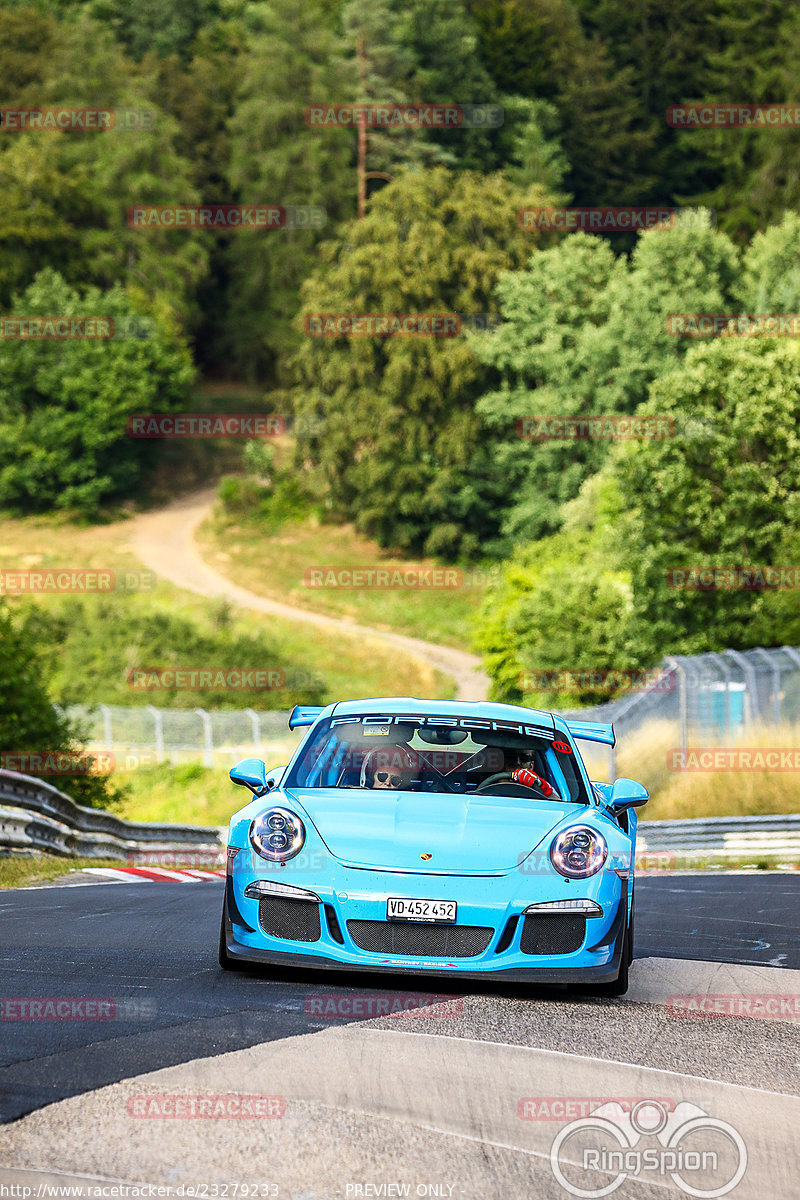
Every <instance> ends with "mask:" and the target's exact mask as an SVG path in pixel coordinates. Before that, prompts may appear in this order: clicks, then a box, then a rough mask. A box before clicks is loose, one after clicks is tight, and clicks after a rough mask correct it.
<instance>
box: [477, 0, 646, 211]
mask: <svg viewBox="0 0 800 1200" xmlns="http://www.w3.org/2000/svg"><path fill="white" fill-rule="evenodd" d="M469 10H470V13H471V15H472V18H473V20H474V21H475V24H476V26H477V28H478V31H479V53H480V55H481V57H482V59H483V62H484V64H485V65H486V67H487V69H488V70H489V72H490V73H491V75H492V77H493V78H494V81H495V83H496V85H497V87H498V89H499V90H500V92H501V93H504V94H507V95H518V96H521V97H522V98H524V99H527V100H547V101H549V102H550V103H552V104H554V105H555V107H556V109H557V111H558V114H559V125H558V129H557V130H556V131H554V132H555V135H556V137H557V140H558V141H559V142H560V143H561V145H563V146H564V147H565V149H566V151H567V156H568V158H569V163H570V170H569V173H568V174H567V176H566V179H565V188H566V190H567V191H568V192H570V193H571V194H572V195H573V196H574V197H575V202H576V203H578V204H590V205H591V204H626V203H627V204H631V203H634V204H635V203H641V202H642V200H643V198H644V197H645V196H646V195H649V193H650V191H651V190H652V188H653V186H654V183H655V178H654V172H653V167H652V164H651V163H650V161H649V158H650V154H651V152H652V146H653V143H654V138H655V125H654V121H653V119H652V117H651V116H650V115H649V114H648V113H646V112H644V111H643V109H642V105H641V101H640V99H639V97H638V96H637V95H636V90H635V74H634V72H633V70H632V68H631V67H628V66H624V67H617V66H616V65H615V63H614V62H613V61H612V57H611V54H610V48H609V47H608V46H607V45H606V43H605V42H604V40H603V38H602V37H601V36H600V35H598V34H593V33H591V32H590V31H587V30H585V29H584V28H583V26H582V24H581V20H580V16H579V13H578V10H577V8H576V5H575V4H574V3H573V0H471V3H470V5H469ZM600 148H602V149H601V150H600ZM598 151H600V152H598ZM660 199H662V200H663V197H660Z"/></svg>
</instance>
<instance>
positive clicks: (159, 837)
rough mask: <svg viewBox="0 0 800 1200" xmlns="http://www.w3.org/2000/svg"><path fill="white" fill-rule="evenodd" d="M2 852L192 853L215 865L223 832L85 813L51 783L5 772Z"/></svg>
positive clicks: (1, 776)
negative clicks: (220, 834) (3, 850)
mask: <svg viewBox="0 0 800 1200" xmlns="http://www.w3.org/2000/svg"><path fill="white" fill-rule="evenodd" d="M0 805H2V807H0V847H6V848H9V849H16V850H47V851H50V852H51V853H53V854H60V855H64V856H67V857H73V858H74V857H85V858H120V857H122V858H126V857H128V856H129V855H130V854H131V853H133V852H135V851H141V850H147V851H148V852H152V853H154V854H157V853H164V854H167V853H175V852H177V851H181V852H183V853H185V852H186V851H188V850H190V849H191V851H192V852H193V854H197V855H198V856H199V857H202V858H205V857H206V856H207V857H208V859H209V862H213V861H214V860H215V859H216V858H218V857H219V856H220V853H221V845H220V840H219V830H218V829H216V828H209V827H206V826H202V825H161V824H156V823H150V822H147V823H144V822H135V821H125V820H123V819H122V818H121V817H115V816H114V815H113V813H109V812H106V811H105V810H103V809H94V808H82V807H81V806H80V805H79V804H76V803H75V802H74V800H71V799H70V798H69V796H65V795H64V793H63V792H59V790H58V789H57V788H54V787H53V786H52V785H51V784H49V783H44V782H43V781H42V780H41V779H34V778H32V777H31V776H30V775H20V774H18V773H17V772H16V771H0Z"/></svg>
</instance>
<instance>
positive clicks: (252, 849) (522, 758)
mask: <svg viewBox="0 0 800 1200" xmlns="http://www.w3.org/2000/svg"><path fill="white" fill-rule="evenodd" d="M289 726H290V728H292V729H295V728H297V727H298V726H308V732H307V734H306V736H305V737H304V739H303V741H302V742H301V744H300V745H299V747H298V748H297V750H296V752H295V754H294V757H293V758H292V760H291V762H290V763H289V765H288V766H285V767H274V768H273V769H272V770H269V771H268V770H267V769H266V767H265V765H264V763H263V762H262V761H261V760H260V759H258V758H247V759H244V761H242V762H240V763H238V764H237V765H236V766H235V767H233V769H232V770H231V773H230V776H231V779H232V780H233V781H234V783H241V784H244V785H245V786H246V787H249V788H250V789H251V791H252V792H253V794H254V799H253V800H251V801H250V803H249V804H248V805H247V806H246V807H245V808H242V809H240V810H239V812H237V813H235V814H234V816H233V817H232V818H231V823H230V831H229V835H228V852H227V879H226V886H225V900H224V905H223V910H222V928H221V931H220V945H219V960H220V964H221V965H222V966H223V967H226V968H231V967H235V966H236V965H237V963H242V962H255V963H267V964H287V965H296V966H304V967H317V968H320V967H328V968H333V969H335V970H342V969H345V968H351V969H355V970H359V971H384V972H391V973H395V974H396V973H398V972H401V973H408V974H413V975H439V976H441V975H448V976H455V977H461V978H473V979H478V978H481V977H485V978H489V979H501V980H502V979H506V980H516V981H520V980H522V981H528V982H531V983H537V982H540V983H554V982H555V983H568V984H569V983H572V984H581V985H587V984H588V985H592V986H593V987H594V988H595V989H596V990H598V991H601V992H603V993H605V994H607V995H620V994H622V993H623V992H625V991H626V989H627V986H628V967H629V965H630V962H631V958H632V956H633V865H634V851H635V846H636V814H635V812H634V811H633V810H634V808H636V807H637V806H639V805H641V804H644V803H645V802H646V801H647V799H648V794H647V791H646V790H645V788H643V787H642V786H641V785H640V784H638V783H635V782H634V781H633V780H630V779H618V780H617V781H616V782H615V783H614V784H613V786H612V785H611V784H606V783H592V782H591V781H590V779H589V776H588V774H587V772H586V767H585V765H584V763H583V760H582V759H581V756H580V753H579V752H578V748H577V745H576V739H585V740H589V741H594V742H602V743H605V744H606V745H609V746H613V745H614V731H613V729H612V727H611V726H610V725H600V724H591V723H588V722H579V721H571V720H570V721H565V720H564V719H563V718H562V717H560V716H558V715H556V714H554V713H549V712H541V711H538V710H536V709H530V708H522V707H517V706H515V705H509V704H492V703H488V702H487V703H484V702H481V703H468V702H462V701H442V700H417V699H409V698H403V699H399V698H397V697H391V698H386V697H383V698H379V699H373V700H354V701H347V702H346V703H337V704H330V705H328V707H327V708H302V707H298V708H295V709H294V711H293V712H292V714H291V716H290V718H289Z"/></svg>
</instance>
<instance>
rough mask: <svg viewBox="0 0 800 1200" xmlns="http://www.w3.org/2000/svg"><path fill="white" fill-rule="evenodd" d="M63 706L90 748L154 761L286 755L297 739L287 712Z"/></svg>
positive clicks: (213, 762)
mask: <svg viewBox="0 0 800 1200" xmlns="http://www.w3.org/2000/svg"><path fill="white" fill-rule="evenodd" d="M64 711H65V712H66V715H67V716H68V717H69V718H70V719H71V720H76V721H77V722H78V723H79V725H80V728H81V730H82V733H83V736H84V738H85V740H86V744H87V747H88V748H89V749H90V750H95V751H96V750H108V751H112V752H114V753H120V752H122V753H126V752H127V753H130V754H131V755H142V754H148V755H151V756H152V758H153V759H154V761H156V762H180V761H184V760H190V759H194V760H197V759H201V760H202V761H203V763H204V764H205V765H206V766H208V767H211V766H214V765H216V764H218V763H219V762H220V761H222V760H227V759H229V758H231V757H236V756H238V757H243V756H245V755H247V754H259V755H261V756H262V757H263V756H274V755H275V754H278V755H280V754H281V753H283V754H284V755H285V754H286V752H287V750H289V749H291V748H292V747H293V746H295V745H296V744H297V742H298V741H299V738H300V735H299V733H297V732H293V731H291V730H290V729H289V727H288V719H289V714H288V712H275V711H274V710H273V711H269V712H258V711H256V710H255V709H253V708H243V709H224V710H220V709H215V710H208V709H204V708H184V709H182V708H156V707H155V705H147V706H146V707H144V706H141V707H129V708H126V707H122V706H118V705H111V704H97V705H94V706H93V707H88V706H85V705H72V706H70V707H69V708H67V709H66V710H64ZM283 761H285V758H284V759H283Z"/></svg>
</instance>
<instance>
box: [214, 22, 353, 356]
mask: <svg viewBox="0 0 800 1200" xmlns="http://www.w3.org/2000/svg"><path fill="white" fill-rule="evenodd" d="M251 19H252V22H253V27H252V30H251V32H250V37H249V49H248V53H247V55H246V56H245V58H244V61H243V63H242V68H241V69H242V82H241V87H240V90H239V93H238V96H237V100H236V107H235V112H234V115H233V118H232V120H231V165H230V182H231V184H232V186H233V188H234V189H235V190H236V194H237V196H238V198H239V199H240V200H241V201H242V202H243V203H262V204H263V203H271V204H280V205H284V206H294V205H296V206H301V207H308V206H311V207H315V208H318V209H322V210H323V211H324V224H311V225H310V226H308V227H305V228H287V229H278V230H266V231H263V232H255V233H253V234H252V235H251V234H250V233H248V232H246V231H242V232H241V233H237V234H236V235H231V237H230V243H229V251H228V271H229V285H228V293H227V294H228V302H227V311H226V314H225V319H224V332H223V339H224V344H225V345H226V346H227V347H229V351H230V357H231V358H232V360H233V362H234V365H235V366H236V367H237V368H238V370H239V371H240V372H241V373H242V374H243V375H244V376H245V377H247V378H251V379H253V378H269V377H272V376H273V375H274V374H275V373H276V372H277V373H278V374H279V377H280V372H281V369H282V364H283V362H284V361H285V359H286V357H287V356H288V355H289V354H290V353H291V352H292V350H293V349H294V348H296V346H297V344H298V338H297V334H296V332H295V330H294V328H293V318H294V316H295V315H296V313H297V308H298V303H299V290H300V285H301V283H302V281H303V279H305V277H306V276H307V275H308V274H309V273H310V271H311V269H312V267H313V265H314V263H315V262H316V260H317V258H318V253H319V251H318V247H319V243H320V240H321V238H323V237H330V236H331V233H332V232H333V231H334V230H335V228H336V225H337V222H339V221H341V220H342V219H344V218H349V217H352V216H353V215H354V213H355V209H356V178H355V170H354V166H353V164H354V158H353V155H354V141H353V133H352V131H351V130H345V129H331V128H327V127H326V128H313V127H310V126H309V125H308V124H307V122H306V118H305V110H306V108H307V107H308V106H309V105H312V104H314V103H317V102H319V103H323V104H327V103H331V104H337V103H346V102H347V101H348V100H351V99H352V98H353V95H354V90H355V82H354V78H353V75H352V71H351V68H350V67H349V66H348V65H347V63H346V62H345V61H344V58H343V45H342V43H341V41H340V40H339V39H338V38H337V36H336V34H335V32H334V31H333V30H332V28H331V26H330V22H329V21H328V20H327V19H326V16H325V13H324V9H323V7H322V6H321V5H320V4H319V3H316V4H307V5H303V6H302V7H301V8H300V9H297V7H296V6H295V5H293V4H292V3H291V2H290V0H270V2H269V3H267V4H259V5H257V6H253V9H252V16H251Z"/></svg>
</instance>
